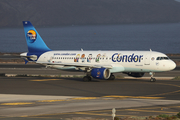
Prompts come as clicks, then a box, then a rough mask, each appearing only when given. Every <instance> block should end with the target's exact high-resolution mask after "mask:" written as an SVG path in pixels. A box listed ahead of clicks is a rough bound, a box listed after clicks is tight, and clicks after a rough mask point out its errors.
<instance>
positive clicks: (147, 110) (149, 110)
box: [125, 109, 178, 114]
mask: <svg viewBox="0 0 180 120" xmlns="http://www.w3.org/2000/svg"><path fill="white" fill-rule="evenodd" d="M125 110H127V111H136V112H137V111H138V112H151V113H152V112H155V113H171V114H177V113H178V112H168V111H154V110H143V109H142V110H140V109H125Z"/></svg>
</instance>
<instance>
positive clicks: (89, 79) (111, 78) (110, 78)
mask: <svg viewBox="0 0 180 120" xmlns="http://www.w3.org/2000/svg"><path fill="white" fill-rule="evenodd" d="M114 79H115V76H114V75H113V74H112V73H111V75H110V77H109V78H108V80H114ZM91 80H92V77H91V76H90V75H89V74H87V75H86V76H84V77H83V81H84V82H89V81H91Z"/></svg>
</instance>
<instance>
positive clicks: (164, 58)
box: [156, 57, 169, 60]
mask: <svg viewBox="0 0 180 120" xmlns="http://www.w3.org/2000/svg"><path fill="white" fill-rule="evenodd" d="M156 60H169V58H168V57H157V58H156Z"/></svg>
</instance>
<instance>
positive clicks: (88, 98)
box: [71, 97, 100, 100]
mask: <svg viewBox="0 0 180 120" xmlns="http://www.w3.org/2000/svg"><path fill="white" fill-rule="evenodd" d="M99 98H100V97H80V98H71V99H73V100H92V99H99Z"/></svg>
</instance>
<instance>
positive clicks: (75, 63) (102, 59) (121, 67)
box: [20, 21, 176, 82]
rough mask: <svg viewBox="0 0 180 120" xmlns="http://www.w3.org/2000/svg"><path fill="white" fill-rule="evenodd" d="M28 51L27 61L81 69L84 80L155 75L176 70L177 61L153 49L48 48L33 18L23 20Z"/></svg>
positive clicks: (61, 68)
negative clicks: (71, 49)
mask: <svg viewBox="0 0 180 120" xmlns="http://www.w3.org/2000/svg"><path fill="white" fill-rule="evenodd" d="M23 26H24V32H25V38H26V42H27V46H28V52H25V53H21V54H20V56H21V57H22V58H23V59H24V60H25V64H26V63H27V62H35V63H37V64H41V65H44V66H46V67H50V68H55V69H60V70H77V71H82V72H85V73H86V76H84V77H83V81H91V80H92V78H95V79H105V80H114V79H115V76H114V75H113V73H118V72H121V73H125V74H127V75H128V76H132V77H143V76H144V74H145V73H149V74H150V75H151V78H150V81H151V82H155V81H156V79H155V78H154V73H155V72H164V71H170V70H173V69H174V68H175V67H176V64H175V63H174V62H173V61H172V60H171V59H169V58H168V56H167V55H165V54H163V53H160V52H155V51H152V50H151V49H150V51H84V50H83V49H81V50H79V51H77V50H76V51H54V50H51V49H49V48H48V47H47V45H46V44H45V42H44V41H43V39H42V38H41V36H40V35H39V34H38V32H37V31H36V29H35V28H34V27H33V25H32V24H31V22H30V21H23Z"/></svg>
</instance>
